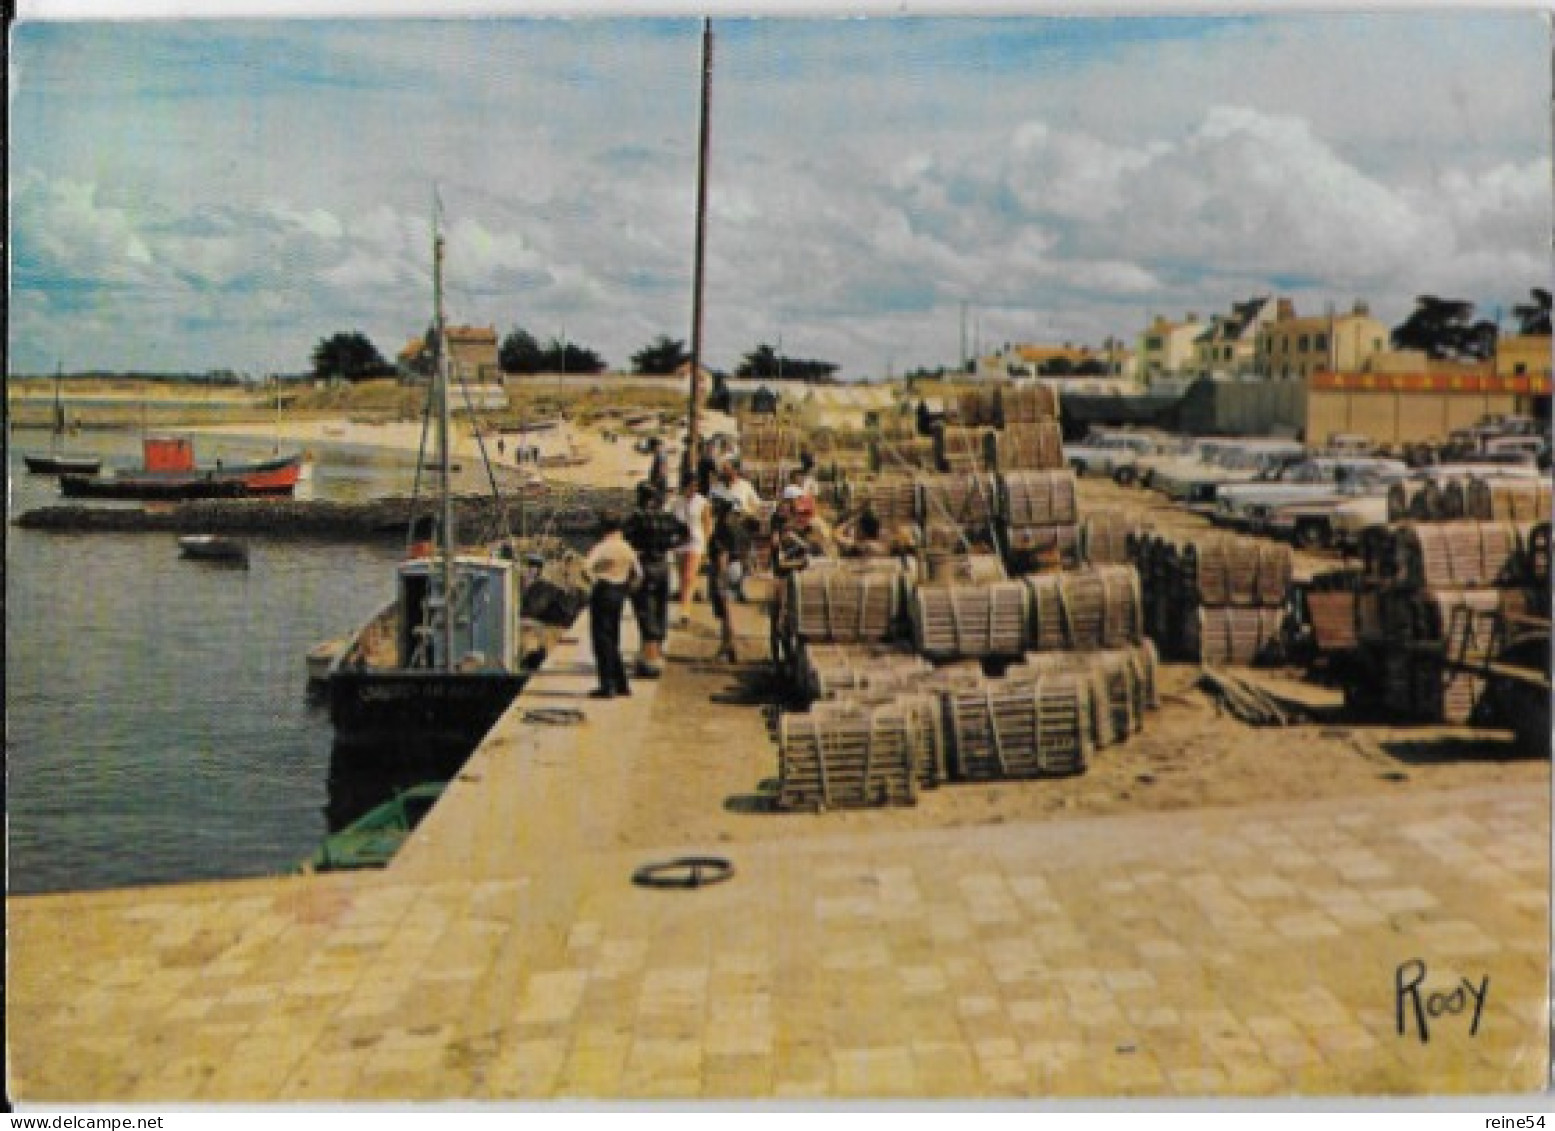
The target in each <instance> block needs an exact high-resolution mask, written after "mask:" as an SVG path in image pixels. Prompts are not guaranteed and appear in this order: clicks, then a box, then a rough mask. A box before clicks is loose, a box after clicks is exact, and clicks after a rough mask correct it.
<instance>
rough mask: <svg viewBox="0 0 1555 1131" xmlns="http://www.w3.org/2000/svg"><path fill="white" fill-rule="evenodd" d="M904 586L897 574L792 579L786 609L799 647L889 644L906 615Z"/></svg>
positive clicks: (820, 573) (829, 573)
mask: <svg viewBox="0 0 1555 1131" xmlns="http://www.w3.org/2000/svg"><path fill="white" fill-rule="evenodd" d="M902 584H903V583H902V576H901V574H900V573H899V572H896V571H894V570H854V569H852V568H844V567H842V566H838V567H835V568H831V569H822V570H809V569H807V570H802V571H800V572H799V573H795V574H792V575H791V576H790V577H789V579H788V595H787V599H786V601H785V604H784V611H785V615H786V616H787V618H788V631H789V635H790V637H791V638H792V639H794V640H796V641H826V642H831V643H863V642H870V641H874V642H879V641H885V640H890V639H891V638H892V637H893V636H894V635H895V633H896V628H897V620H898V616H899V614H900V612H901V606H902Z"/></svg>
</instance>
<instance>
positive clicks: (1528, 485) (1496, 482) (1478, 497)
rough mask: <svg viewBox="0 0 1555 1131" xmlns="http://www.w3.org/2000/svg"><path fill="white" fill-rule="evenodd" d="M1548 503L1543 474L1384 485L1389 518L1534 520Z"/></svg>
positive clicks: (1541, 515) (1546, 509)
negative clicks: (1386, 489) (1385, 486)
mask: <svg viewBox="0 0 1555 1131" xmlns="http://www.w3.org/2000/svg"><path fill="white" fill-rule="evenodd" d="M1550 504H1551V485H1550V480H1549V479H1548V478H1547V477H1546V476H1543V475H1540V476H1534V477H1529V478H1513V477H1510V476H1507V477H1496V478H1487V477H1484V476H1478V475H1463V476H1444V477H1440V478H1433V479H1407V480H1402V481H1400V482H1398V483H1394V484H1393V485H1392V486H1391V487H1389V488H1388V521H1389V522H1390V523H1392V522H1457V521H1461V520H1463V519H1472V520H1475V521H1479V522H1534V521H1537V520H1539V519H1541V518H1547V517H1549V514H1550Z"/></svg>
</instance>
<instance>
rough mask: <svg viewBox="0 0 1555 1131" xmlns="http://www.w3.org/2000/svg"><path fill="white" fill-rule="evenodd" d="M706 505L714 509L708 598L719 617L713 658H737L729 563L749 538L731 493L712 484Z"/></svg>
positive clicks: (745, 548) (738, 556) (737, 558)
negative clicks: (715, 653) (731, 606)
mask: <svg viewBox="0 0 1555 1131" xmlns="http://www.w3.org/2000/svg"><path fill="white" fill-rule="evenodd" d="M709 505H710V506H711V508H712V512H713V531H712V533H711V534H710V535H708V539H707V600H708V603H709V604H711V605H712V607H713V615H714V616H715V617H717V618H718V653H717V655H716V657H715V658H716V659H720V660H728V661H729V662H730V663H735V662H737V661H738V659H739V656H738V654H737V653H736V651H735V647H734V612H733V610H732V609H731V608H730V606H729V565H730V563H731V562H737V561H742V560H743V559H744V557H745V555H746V553H747V551H748V549H749V546H750V537H749V535H748V533H747V532H746V529H745V524H744V521H743V520H742V518H741V515H740V509H739V505H738V503H737V502H736V501H735V497H734V495H733V494H732V493H731V492H729V491H727V490H725V489H724V488H723V487H714V488H713V494H712V497H711V499H709Z"/></svg>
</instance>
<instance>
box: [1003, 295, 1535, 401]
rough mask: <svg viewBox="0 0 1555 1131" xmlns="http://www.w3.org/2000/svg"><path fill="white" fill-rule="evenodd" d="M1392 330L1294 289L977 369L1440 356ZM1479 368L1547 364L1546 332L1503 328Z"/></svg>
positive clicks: (1183, 374) (1235, 371)
mask: <svg viewBox="0 0 1555 1131" xmlns="http://www.w3.org/2000/svg"><path fill="white" fill-rule="evenodd" d="M1391 337H1392V334H1391V331H1390V330H1389V329H1388V327H1387V326H1386V325H1384V324H1383V323H1382V322H1380V321H1379V320H1378V319H1376V318H1375V317H1373V316H1372V313H1371V310H1370V307H1369V306H1368V304H1367V303H1365V302H1356V303H1355V304H1354V305H1353V306H1352V307H1351V308H1350V309H1349V310H1347V311H1336V310H1333V309H1330V310H1328V311H1326V312H1324V313H1323V314H1318V315H1301V314H1299V313H1298V312H1297V310H1296V306H1295V303H1294V302H1293V301H1292V300H1290V299H1288V298H1279V297H1276V296H1273V295H1259V296H1254V297H1253V298H1250V299H1248V300H1246V301H1245V302H1237V303H1233V304H1232V305H1231V307H1230V309H1229V310H1228V311H1227V312H1226V313H1224V314H1215V315H1212V316H1211V317H1210V318H1209V319H1207V320H1206V319H1201V318H1200V317H1199V315H1198V313H1197V312H1189V313H1188V314H1187V315H1186V316H1185V317H1184V318H1182V319H1181V320H1172V319H1168V318H1166V317H1164V316H1159V315H1158V316H1156V317H1155V318H1154V319H1152V320H1151V322H1150V324H1149V325H1148V326H1147V327H1146V328H1145V329H1144V330H1143V331H1142V332H1141V333H1140V334H1139V335H1138V337H1137V339H1136V342H1135V346H1134V347H1133V348H1132V349H1130V348H1128V347H1126V346H1125V345H1124V344H1123V343H1122V342H1120V341H1117V340H1115V339H1113V340H1109V341H1107V342H1106V343H1104V344H1103V345H1102V346H1101V347H1100V348H1092V347H1089V346H1084V345H1076V344H1074V343H1071V342H1065V343H1063V344H1062V345H1036V344H1029V343H1024V344H1023V343H1016V344H1006V345H1005V346H1004V347H1003V348H1002V349H1000V350H997V351H995V352H993V353H991V354H989V355H987V356H985V357H981V358H979V359H977V362H976V364H975V366H974V369H973V371H974V372H975V373H976V375H977V376H979V377H985V378H1002V377H1036V376H1043V375H1049V376H1068V375H1070V374H1074V375H1083V376H1111V377H1121V378H1126V379H1128V380H1131V381H1133V382H1134V383H1135V384H1137V385H1142V386H1154V385H1156V384H1157V383H1158V382H1161V381H1179V380H1184V379H1186V380H1189V381H1191V380H1195V379H1198V378H1201V377H1257V378H1263V379H1266V380H1274V381H1295V380H1305V379H1307V378H1310V377H1312V376H1314V375H1316V374H1319V373H1364V372H1375V373H1402V372H1426V371H1427V370H1432V369H1435V368H1437V367H1438V365H1439V363H1437V362H1435V361H1433V360H1432V359H1430V358H1427V357H1426V355H1425V354H1424V353H1423V352H1421V351H1419V350H1395V349H1392V348H1391V346H1390V341H1391ZM1478 364H1479V370H1478V371H1481V372H1499V371H1500V370H1501V369H1503V368H1504V369H1505V370H1506V371H1507V372H1508V373H1517V374H1533V373H1539V372H1542V373H1544V374H1546V375H1547V374H1548V373H1549V367H1550V361H1549V338H1547V337H1541V338H1535V339H1527V340H1525V339H1522V338H1519V337H1517V336H1510V337H1503V338H1501V339H1500V341H1499V342H1498V346H1497V356H1496V357H1495V358H1493V359H1490V360H1487V361H1486V362H1483V363H1478Z"/></svg>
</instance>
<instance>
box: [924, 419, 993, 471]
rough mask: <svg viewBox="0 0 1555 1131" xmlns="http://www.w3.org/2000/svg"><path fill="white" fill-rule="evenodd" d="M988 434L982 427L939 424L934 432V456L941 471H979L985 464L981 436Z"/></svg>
mask: <svg viewBox="0 0 1555 1131" xmlns="http://www.w3.org/2000/svg"><path fill="white" fill-rule="evenodd" d="M985 434H990V433H989V432H988V429H986V428H982V427H970V428H969V427H966V426H963V425H959V424H944V425H941V426H940V427H939V428H938V429H937V430H936V431H935V433H934V457H935V461H936V463H937V464H938V466H939V469H940V471H942V472H955V473H965V472H974V471H981V470H982V469H983V467H984V466H985V461H984V455H983V451H984V449H983V437H984V435H985Z"/></svg>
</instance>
